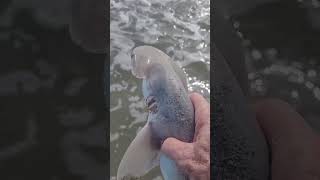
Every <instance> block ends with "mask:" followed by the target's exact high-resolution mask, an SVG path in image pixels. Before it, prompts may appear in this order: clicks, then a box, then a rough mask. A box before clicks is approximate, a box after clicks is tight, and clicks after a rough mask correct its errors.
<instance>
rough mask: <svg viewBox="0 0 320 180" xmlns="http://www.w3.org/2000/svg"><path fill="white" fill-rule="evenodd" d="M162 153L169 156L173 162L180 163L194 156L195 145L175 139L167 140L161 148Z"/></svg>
mask: <svg viewBox="0 0 320 180" xmlns="http://www.w3.org/2000/svg"><path fill="white" fill-rule="evenodd" d="M161 151H162V152H164V153H165V154H167V155H168V156H169V157H170V158H171V159H172V160H174V161H180V160H181V159H185V158H187V157H190V156H191V155H192V153H193V145H192V144H191V143H185V142H182V141H180V140H178V139H175V138H167V139H166V140H165V141H164V142H163V144H162V146H161Z"/></svg>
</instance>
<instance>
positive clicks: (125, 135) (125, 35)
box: [110, 0, 210, 180]
mask: <svg viewBox="0 0 320 180" xmlns="http://www.w3.org/2000/svg"><path fill="white" fill-rule="evenodd" d="M110 18H111V19H110V23H111V24H110V31H111V32H110V54H111V63H110V65H111V66H110V76H111V78H110V82H111V84H110V94H111V99H110V103H111V104H110V111H111V118H110V119H111V120H110V157H111V159H110V164H111V166H110V168H111V169H110V179H115V176H116V172H117V168H118V165H119V163H120V160H121V158H122V156H123V154H124V152H125V150H126V148H127V147H128V146H129V143H130V142H131V141H132V140H133V138H134V137H135V136H136V133H137V132H138V131H139V129H140V128H141V127H142V126H143V125H144V124H145V122H146V118H147V112H146V111H145V106H144V101H143V96H142V91H141V80H138V79H136V78H135V77H134V76H133V75H132V74H131V71H130V53H131V50H132V49H133V48H134V47H136V46H139V45H152V46H154V47H157V48H159V49H161V50H163V51H164V52H165V53H167V54H168V55H169V56H170V57H172V58H173V59H174V60H175V62H176V63H177V64H178V65H179V66H180V67H183V70H184V71H185V72H186V75H187V78H188V81H189V87H188V88H189V90H190V91H197V92H200V93H202V94H203V95H204V96H205V97H206V98H207V99H208V100H209V95H210V87H209V86H210V84H209V83H210V81H209V72H210V67H209V66H210V1H209V0H198V1H193V0H184V1H174V0H166V1H163V0H153V1H151V0H150V1H147V0H112V1H111V2H110ZM144 178H145V179H155V180H156V179H162V177H161V174H160V172H159V168H157V169H155V170H153V171H151V172H150V173H149V174H148V175H147V176H146V177H144Z"/></svg>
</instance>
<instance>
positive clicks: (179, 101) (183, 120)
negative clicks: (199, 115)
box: [133, 46, 195, 180]
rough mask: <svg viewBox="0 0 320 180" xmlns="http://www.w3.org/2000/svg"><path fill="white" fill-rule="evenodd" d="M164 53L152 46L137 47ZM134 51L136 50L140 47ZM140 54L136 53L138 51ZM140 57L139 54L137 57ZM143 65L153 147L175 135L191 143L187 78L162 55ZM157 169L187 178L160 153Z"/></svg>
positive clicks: (172, 179) (174, 178) (173, 178)
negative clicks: (159, 58) (158, 167)
mask: <svg viewBox="0 0 320 180" xmlns="http://www.w3.org/2000/svg"><path fill="white" fill-rule="evenodd" d="M140 48H146V49H150V51H155V52H154V53H155V54H157V53H160V54H161V55H163V56H164V57H165V56H166V55H164V54H162V52H160V51H158V50H156V49H154V48H152V47H147V46H144V47H140ZM133 52H139V47H138V48H136V49H135V50H134V51H133ZM138 54H139V53H138ZM136 57H137V58H139V57H138V56H136ZM161 59H162V61H161V60H160V61H157V60H154V61H152V59H151V62H150V61H148V62H149V63H150V64H148V65H144V68H143V71H144V72H143V74H144V78H143V83H142V91H143V96H144V98H145V100H146V105H147V107H148V108H149V115H148V123H149V125H150V129H151V133H152V141H153V146H154V147H155V148H159V149H160V146H161V142H163V141H164V140H165V139H166V138H168V137H174V138H177V139H179V140H181V141H184V142H192V140H193V136H194V131H195V121H194V107H193V104H192V102H191V100H190V98H189V95H188V90H187V85H186V79H185V77H184V76H181V74H182V73H181V72H182V70H181V69H179V68H178V67H177V66H176V65H175V64H174V62H171V61H172V60H171V59H166V60H165V61H163V59H165V58H161ZM160 168H161V172H162V175H163V177H164V179H165V180H187V179H188V177H187V175H186V174H184V173H183V172H182V171H181V170H179V168H178V167H177V165H176V163H175V162H174V161H173V160H172V159H170V158H169V157H168V156H166V155H165V154H163V153H161V152H160Z"/></svg>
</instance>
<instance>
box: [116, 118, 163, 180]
mask: <svg viewBox="0 0 320 180" xmlns="http://www.w3.org/2000/svg"><path fill="white" fill-rule="evenodd" d="M151 141H152V137H151V129H150V126H149V123H147V124H146V125H145V126H144V127H143V128H142V129H141V130H140V132H139V133H138V134H137V136H136V137H135V139H134V140H133V141H132V142H131V144H130V146H129V147H128V149H127V151H126V152H125V154H124V156H123V158H122V160H121V162H120V165H119V168H118V172H117V180H121V179H124V178H127V177H135V178H137V177H142V176H143V175H145V174H147V173H148V172H149V171H150V170H151V169H153V168H154V167H156V166H157V165H159V150H158V149H156V148H154V147H152V142H151Z"/></svg>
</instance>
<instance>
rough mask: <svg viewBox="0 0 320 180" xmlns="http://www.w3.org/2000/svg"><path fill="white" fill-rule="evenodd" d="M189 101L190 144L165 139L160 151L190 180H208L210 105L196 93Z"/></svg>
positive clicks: (173, 139)
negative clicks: (192, 111) (191, 114)
mask: <svg viewBox="0 0 320 180" xmlns="http://www.w3.org/2000/svg"><path fill="white" fill-rule="evenodd" d="M190 99H191V101H192V103H193V106H194V109H195V123H196V126H195V135H194V139H193V142H192V143H185V142H182V141H179V140H177V139H175V138H168V139H166V140H165V141H164V142H163V144H162V146H161V150H162V152H164V153H165V154H167V155H168V156H169V157H170V158H172V159H173V160H174V161H175V162H176V163H177V165H178V167H179V168H180V169H181V170H183V171H184V172H185V173H186V174H188V175H189V178H190V179H191V180H209V179H210V104H209V103H208V102H207V101H206V100H205V99H204V98H203V97H202V96H201V95H200V94H197V93H192V94H191V95H190Z"/></svg>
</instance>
